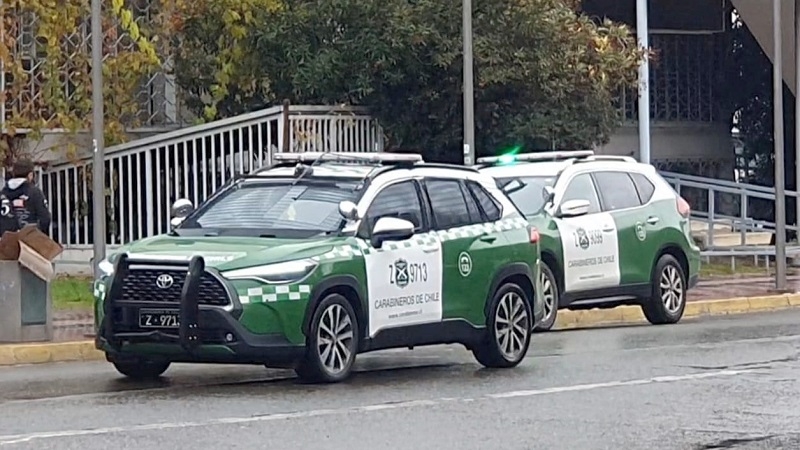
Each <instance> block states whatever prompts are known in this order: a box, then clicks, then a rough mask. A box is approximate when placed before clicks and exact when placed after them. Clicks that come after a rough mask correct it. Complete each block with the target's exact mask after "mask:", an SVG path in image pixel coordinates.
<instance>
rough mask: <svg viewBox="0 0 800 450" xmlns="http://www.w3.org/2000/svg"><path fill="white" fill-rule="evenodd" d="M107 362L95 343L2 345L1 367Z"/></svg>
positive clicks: (0, 353) (0, 347) (0, 346)
mask: <svg viewBox="0 0 800 450" xmlns="http://www.w3.org/2000/svg"><path fill="white" fill-rule="evenodd" d="M96 360H105V354H103V352H101V351H99V350H97V349H95V348H94V341H77V342H54V343H41V344H10V345H0V366H15V365H19V364H43V363H54V362H67V361H96Z"/></svg>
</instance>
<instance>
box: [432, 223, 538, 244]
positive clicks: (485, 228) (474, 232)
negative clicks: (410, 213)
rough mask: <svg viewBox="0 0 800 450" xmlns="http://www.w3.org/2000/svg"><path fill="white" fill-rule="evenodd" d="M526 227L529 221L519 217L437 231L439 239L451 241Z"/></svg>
mask: <svg viewBox="0 0 800 450" xmlns="http://www.w3.org/2000/svg"><path fill="white" fill-rule="evenodd" d="M526 227H528V221H527V220H525V219H524V218H521V217H517V218H513V219H505V220H499V221H497V222H489V223H481V224H476V225H468V226H466V227H459V228H451V229H449V230H441V231H437V232H436V233H438V234H439V239H441V240H442V241H449V240H453V239H463V238H468V237H478V236H480V235H482V234H484V233H502V232H504V231H511V230H518V229H521V228H526Z"/></svg>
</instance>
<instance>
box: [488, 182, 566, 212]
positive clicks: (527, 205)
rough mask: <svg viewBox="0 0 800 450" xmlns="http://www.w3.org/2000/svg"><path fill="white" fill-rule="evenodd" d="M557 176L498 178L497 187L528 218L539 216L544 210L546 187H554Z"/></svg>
mask: <svg viewBox="0 0 800 450" xmlns="http://www.w3.org/2000/svg"><path fill="white" fill-rule="evenodd" d="M555 182H556V177H555V176H549V177H546V176H529V177H505V178H497V186H498V187H499V188H500V189H501V190H502V191H503V192H505V193H506V195H508V198H510V199H511V201H512V202H513V203H514V205H516V207H517V208H518V209H519V210H520V212H522V214H524V215H526V216H532V215H535V214H538V213H539V212H541V211H542V208H544V202H545V200H546V195H547V194H546V193H545V191H544V188H545V187H546V186H549V187H553V185H555Z"/></svg>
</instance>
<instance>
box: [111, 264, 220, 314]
mask: <svg viewBox="0 0 800 450" xmlns="http://www.w3.org/2000/svg"><path fill="white" fill-rule="evenodd" d="M162 275H169V276H171V277H172V280H173V282H172V285H171V286H170V287H168V288H166V289H162V288H161V287H159V286H158V284H157V280H158V277H159V276H162ZM185 279H186V271H185V270H183V271H182V270H175V269H134V268H131V269H129V271H128V274H127V276H126V277H125V278H124V279H123V280H122V289H121V291H122V295H121V298H119V299H118V300H120V301H123V302H158V303H180V301H181V291H182V290H183V282H184V280H185ZM197 297H198V299H197V302H198V303H199V304H201V305H217V306H225V305H227V304H228V303H230V301H229V299H228V292H227V291H226V290H225V287H224V286H223V285H222V283H220V281H219V280H218V279H217V278H215V277H214V276H213V275H211V274H209V273H207V272H206V273H203V276H202V277H201V278H200V288H199V289H198V290H197Z"/></svg>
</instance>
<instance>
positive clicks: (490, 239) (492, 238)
mask: <svg viewBox="0 0 800 450" xmlns="http://www.w3.org/2000/svg"><path fill="white" fill-rule="evenodd" d="M479 239H480V240H481V242H487V243H489V244H491V243H492V242H494V241H496V240H497V236H493V235H491V234H485V235H483V236H481V237H480V238H479Z"/></svg>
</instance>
